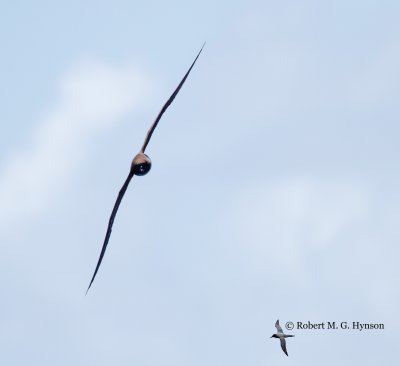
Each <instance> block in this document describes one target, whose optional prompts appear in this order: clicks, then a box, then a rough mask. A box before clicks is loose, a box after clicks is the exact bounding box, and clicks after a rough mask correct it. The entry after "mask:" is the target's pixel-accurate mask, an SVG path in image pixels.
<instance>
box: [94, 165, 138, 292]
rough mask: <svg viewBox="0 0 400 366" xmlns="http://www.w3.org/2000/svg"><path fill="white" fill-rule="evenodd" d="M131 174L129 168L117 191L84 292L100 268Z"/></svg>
mask: <svg viewBox="0 0 400 366" xmlns="http://www.w3.org/2000/svg"><path fill="white" fill-rule="evenodd" d="M133 175H134V174H133V171H132V170H131V171H130V172H129V175H128V177H127V178H126V180H125V183H124V185H123V186H122V188H121V190H120V191H119V193H118V197H117V200H116V201H115V204H114V208H113V210H112V212H111V216H110V220H109V221H108V227H107V232H106V237H105V238H104V243H103V247H102V248H101V253H100V257H99V260H98V261H97V265H96V269H95V270H94V273H93V276H92V279H91V280H90V284H89V287H88V289H87V290H86V293H87V292H88V291H89V289H90V286H92V283H93V281H94V279H95V277H96V274H97V271H98V270H99V268H100V264H101V262H102V260H103V257H104V253H105V252H106V249H107V244H108V240H109V239H110V235H111V231H112V227H113V224H114V218H115V215H116V214H117V211H118V207H119V204H120V203H121V201H122V197H124V194H125V192H126V189H127V188H128V185H129V182H130V181H131V179H132V177H133Z"/></svg>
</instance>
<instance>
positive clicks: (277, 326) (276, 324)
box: [275, 319, 283, 334]
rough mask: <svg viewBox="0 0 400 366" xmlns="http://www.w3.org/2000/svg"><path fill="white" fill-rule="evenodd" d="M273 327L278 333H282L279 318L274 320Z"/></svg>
mask: <svg viewBox="0 0 400 366" xmlns="http://www.w3.org/2000/svg"><path fill="white" fill-rule="evenodd" d="M275 327H276V329H277V330H278V333H282V334H283V330H282V328H281V326H280V325H279V319H278V320H277V321H276V323H275Z"/></svg>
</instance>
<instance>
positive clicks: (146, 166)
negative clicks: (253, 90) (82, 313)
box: [86, 44, 204, 293]
mask: <svg viewBox="0 0 400 366" xmlns="http://www.w3.org/2000/svg"><path fill="white" fill-rule="evenodd" d="M203 47H204V44H203V46H202V47H201V49H200V51H199V53H198V54H197V56H196V58H195V59H194V61H193V63H192V65H191V66H190V67H189V70H188V71H187V72H186V74H185V76H184V77H183V79H182V80H181V82H180V83H179V85H178V86H177V87H176V89H175V91H174V92H173V93H172V95H171V96H170V97H169V99H168V100H167V101H166V103H165V104H164V106H163V107H162V108H161V111H160V112H159V113H158V116H157V117H156V119H155V121H154V122H153V124H152V125H151V127H150V129H149V130H148V132H147V135H146V138H145V140H144V143H143V146H142V148H141V149H140V151H139V153H138V154H137V155H136V156H135V157H134V158H133V160H132V163H131V168H130V171H129V174H128V177H127V178H126V180H125V183H124V184H123V186H122V188H121V190H120V191H119V193H118V197H117V200H116V201H115V204H114V208H113V210H112V212H111V216H110V220H109V222H108V227H107V232H106V236H105V238H104V243H103V247H102V248H101V252H100V257H99V259H98V261H97V265H96V269H95V270H94V273H93V276H92V279H91V280H90V283H89V287H88V289H87V290H86V293H87V292H88V291H89V289H90V286H92V283H93V281H94V279H95V277H96V274H97V271H98V270H99V268H100V265H101V262H102V260H103V257H104V253H105V252H106V249H107V244H108V241H109V240H110V235H111V230H112V226H113V223H114V219H115V215H116V214H117V211H118V207H119V205H120V203H121V201H122V198H123V197H124V194H125V192H126V189H127V188H128V185H129V182H130V181H131V179H132V178H133V176H134V175H139V176H142V175H145V174H147V173H148V172H149V171H150V168H151V160H150V158H149V157H148V155H146V154H145V153H144V152H145V150H146V147H147V145H148V143H149V142H150V139H151V136H152V135H153V132H154V130H155V129H156V127H157V124H158V122H159V121H160V119H161V117H162V115H163V114H164V112H165V111H166V110H167V108H168V107H169V106H170V105H171V103H172V102H173V100H174V99H175V97H176V96H177V94H178V93H179V90H180V89H181V88H182V85H183V83H184V82H185V80H186V78H187V77H188V76H189V73H190V71H191V70H192V68H193V66H194V64H195V63H196V61H197V59H198V58H199V56H200V53H201V51H202V50H203Z"/></svg>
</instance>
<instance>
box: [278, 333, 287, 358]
mask: <svg viewBox="0 0 400 366" xmlns="http://www.w3.org/2000/svg"><path fill="white" fill-rule="evenodd" d="M279 339H280V340H281V348H282V351H283V352H285V353H286V356H289V355H288V353H287V350H286V340H285V338H283V337H280V338H279Z"/></svg>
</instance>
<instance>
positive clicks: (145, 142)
mask: <svg viewBox="0 0 400 366" xmlns="http://www.w3.org/2000/svg"><path fill="white" fill-rule="evenodd" d="M204 45H205V43H204V44H203V46H202V47H201V49H200V51H199V53H198V54H197V56H196V58H195V59H194V61H193V63H192V65H191V66H190V67H189V70H188V71H187V72H186V74H185V76H184V77H183V79H182V80H181V82H180V83H179V85H178V86H177V87H176V89H175V91H174V92H173V93H172V95H171V96H170V97H169V99H168V100H167V101H166V103H165V104H164V106H163V107H162V108H161V111H160V113H158V116H157V118H156V119H155V121H154V122H153V124H152V126H151V127H150V129H149V130H148V131H147V136H146V139H145V140H144V143H143V146H142V149H141V150H140V151H141V152H142V153H144V151H145V150H146V147H147V145H148V144H149V142H150V139H151V136H152V135H153V132H154V130H155V129H156V127H157V125H158V122H159V121H160V119H161V117H162V115H163V114H164V112H165V111H166V110H167V108H168V107H169V106H170V105H171V103H172V102H173V100H174V99H175V97H176V96H177V95H178V93H179V90H181V88H182V85H183V83H184V82H185V81H186V79H187V77H188V76H189V73H190V71H192V68H193V66H194V64H195V63H196V61H197V59H198V58H199V56H200V53H201V51H202V50H203V47H204Z"/></svg>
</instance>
